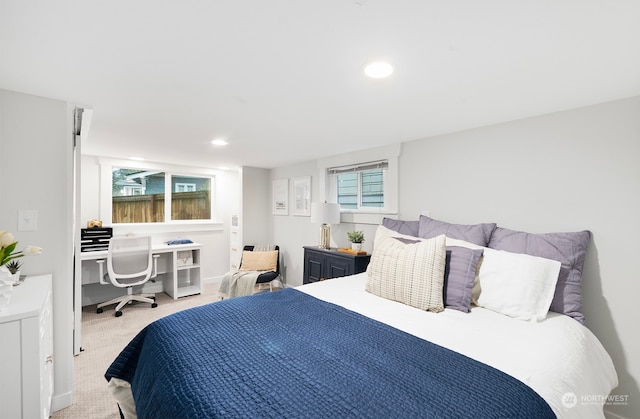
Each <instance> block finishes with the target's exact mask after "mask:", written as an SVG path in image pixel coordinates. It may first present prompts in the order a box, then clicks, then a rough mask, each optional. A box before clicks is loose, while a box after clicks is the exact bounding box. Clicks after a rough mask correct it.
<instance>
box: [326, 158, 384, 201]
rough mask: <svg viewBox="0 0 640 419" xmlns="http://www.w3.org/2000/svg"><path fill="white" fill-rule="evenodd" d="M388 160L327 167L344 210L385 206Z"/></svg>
mask: <svg viewBox="0 0 640 419" xmlns="http://www.w3.org/2000/svg"><path fill="white" fill-rule="evenodd" d="M387 167H388V163H387V161H386V160H382V161H377V162H369V163H362V164H357V165H351V166H342V167H332V168H330V169H327V172H328V174H329V177H330V179H331V185H330V186H331V188H332V189H333V190H335V195H336V199H337V202H338V204H340V208H341V209H343V210H362V211H367V210H376V211H377V210H380V209H382V208H385V178H386V175H385V174H386V171H387Z"/></svg>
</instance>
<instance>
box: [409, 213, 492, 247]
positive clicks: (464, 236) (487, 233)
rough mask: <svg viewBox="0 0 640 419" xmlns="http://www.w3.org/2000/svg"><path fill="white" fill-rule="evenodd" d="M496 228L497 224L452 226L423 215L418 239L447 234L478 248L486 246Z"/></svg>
mask: <svg viewBox="0 0 640 419" xmlns="http://www.w3.org/2000/svg"><path fill="white" fill-rule="evenodd" d="M495 228H496V225H495V223H485V224H470V225H465V224H450V223H446V222H444V221H439V220H434V219H433V218H429V217H427V216H424V215H421V216H420V228H419V229H418V237H422V238H424V239H431V238H433V237H436V236H439V235H441V234H446V235H447V237H451V238H452V239H458V240H464V241H468V242H470V243H473V244H477V245H478V246H486V245H487V243H489V239H490V238H491V233H492V232H493V230H494V229H495Z"/></svg>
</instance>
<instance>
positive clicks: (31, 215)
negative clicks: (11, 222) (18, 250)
mask: <svg viewBox="0 0 640 419" xmlns="http://www.w3.org/2000/svg"><path fill="white" fill-rule="evenodd" d="M37 229H38V211H37V210H20V211H18V231H36V230H37Z"/></svg>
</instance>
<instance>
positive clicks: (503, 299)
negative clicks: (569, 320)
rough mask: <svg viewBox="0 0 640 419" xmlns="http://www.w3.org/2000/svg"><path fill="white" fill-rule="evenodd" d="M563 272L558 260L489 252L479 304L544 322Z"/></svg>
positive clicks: (486, 250)
mask: <svg viewBox="0 0 640 419" xmlns="http://www.w3.org/2000/svg"><path fill="white" fill-rule="evenodd" d="M559 273H560V262H558V261H556V260H551V259H545V258H541V257H537V256H530V255H525V254H520V253H511V252H506V251H504V250H495V249H485V250H484V256H483V261H482V265H481V266H480V271H479V275H478V280H479V285H480V295H479V296H478V299H477V305H478V306H481V307H484V308H487V309H489V310H492V311H497V312H499V313H502V314H505V315H507V316H510V317H514V318H516V319H520V320H538V321H539V320H544V318H545V317H546V316H547V313H548V312H549V307H550V306H551V301H552V300H553V294H554V292H555V289H556V282H557V281H558V274H559Z"/></svg>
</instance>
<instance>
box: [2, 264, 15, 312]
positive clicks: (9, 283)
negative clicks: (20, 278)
mask: <svg viewBox="0 0 640 419" xmlns="http://www.w3.org/2000/svg"><path fill="white" fill-rule="evenodd" d="M12 293H13V276H12V275H11V272H9V270H8V269H7V268H5V267H4V266H2V267H0V311H2V310H3V309H4V308H5V307H6V306H8V305H9V302H10V301H11V294H12Z"/></svg>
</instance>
